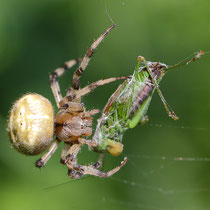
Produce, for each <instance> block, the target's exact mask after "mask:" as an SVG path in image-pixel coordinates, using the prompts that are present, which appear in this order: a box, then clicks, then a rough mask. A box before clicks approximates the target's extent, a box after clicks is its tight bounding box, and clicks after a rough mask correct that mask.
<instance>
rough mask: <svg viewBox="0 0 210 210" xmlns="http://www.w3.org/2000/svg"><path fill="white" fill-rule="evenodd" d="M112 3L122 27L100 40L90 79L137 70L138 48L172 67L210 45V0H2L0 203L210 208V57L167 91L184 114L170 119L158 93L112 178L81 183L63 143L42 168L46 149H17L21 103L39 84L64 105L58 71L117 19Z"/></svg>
mask: <svg viewBox="0 0 210 210" xmlns="http://www.w3.org/2000/svg"><path fill="white" fill-rule="evenodd" d="M105 5H106V6H105ZM106 8H107V9H108V12H109V14H110V16H111V17H112V19H113V20H114V22H115V23H116V25H117V27H116V28H115V29H114V30H113V31H112V32H111V33H110V34H109V35H108V36H107V37H106V39H105V40H104V42H103V43H102V44H101V45H100V46H99V47H98V49H97V51H96V53H95V55H94V57H93V59H92V60H91V62H90V64H89V66H88V68H87V71H85V73H84V74H83V77H82V79H81V85H82V86H85V85H86V84H88V83H90V82H93V81H95V80H98V79H101V78H108V77H113V76H121V75H129V74H132V72H133V70H134V68H135V65H136V58H137V56H138V55H143V56H145V57H146V59H147V60H151V61H161V62H164V63H166V64H169V65H170V64H175V63H177V62H179V61H181V60H182V59H184V58H186V57H187V56H189V55H192V54H193V53H194V52H197V51H199V50H200V49H203V50H205V51H210V41H209V40H210V13H209V11H210V2H209V1H206V0H177V1H168V0H159V1H156V0H149V1H147V0H132V1H129V0H115V1H111V0H105V1H103V0H88V1H82V0H77V1H76V0H74V1H73V0H69V1H66V0H51V1H50V0H36V1H24V0H20V1H16V0H9V1H8V0H0V90H1V91H0V100H1V103H0V125H1V126H0V139H1V146H0V209H2V210H4V209H6V210H16V209H17V210H19V209H21V210H28V209H30V210H33V209H50V210H55V209H62V210H65V209H91V210H94V209H110V210H111V209H122V210H124V209H146V210H147V209H148V210H156V209H157V210H162V209H163V210H172V209H173V210H174V209H176V210H188V209H189V210H195V209H196V210H198V209H199V210H206V209H209V208H210V199H209V198H210V139H209V134H210V131H209V126H210V87H209V85H210V79H209V77H210V68H209V66H210V56H209V55H206V56H204V57H202V59H201V60H199V61H198V62H195V63H193V64H190V65H188V66H184V67H182V68H179V69H176V70H173V71H171V72H170V73H168V74H167V75H166V76H165V78H164V79H163V81H162V82H161V89H162V91H163V93H164V95H165V97H166V99H167V101H168V103H169V104H170V105H171V107H172V108H173V109H174V110H175V111H176V113H177V115H178V116H180V120H179V121H176V122H174V121H173V120H172V119H169V117H168V116H167V114H166V112H165V110H164V107H163V105H162V103H161V101H160V98H159V97H158V95H157V93H155V94H154V97H153V100H152V103H151V106H150V109H149V113H148V115H149V117H150V122H149V123H148V124H147V125H145V126H142V127H140V126H137V127H136V128H134V129H132V130H129V131H128V132H127V133H126V135H125V136H124V140H123V141H124V142H123V143H124V145H125V147H124V148H125V150H124V154H123V155H122V156H121V157H119V158H113V157H109V156H108V155H107V156H106V159H105V162H104V170H108V169H111V168H113V167H115V166H116V165H118V164H119V162H120V160H121V159H122V158H123V156H128V158H129V161H128V163H127V165H126V166H125V167H124V168H122V169H121V170H120V171H119V172H118V173H117V174H115V175H114V176H113V177H111V178H109V179H106V180H104V179H100V178H97V177H87V178H85V179H82V180H79V181H74V182H71V180H70V178H69V177H68V176H67V170H66V167H65V166H63V165H61V164H59V160H60V151H61V146H60V148H59V150H58V151H57V152H56V154H55V155H54V156H53V157H52V159H51V160H50V161H49V162H48V163H47V165H46V167H45V168H43V169H41V170H39V169H37V168H35V167H34V162H35V160H37V159H38V158H39V157H40V156H38V157H27V156H24V155H21V154H19V153H18V152H16V151H15V150H14V149H12V148H11V146H10V142H9V139H8V136H7V132H6V123H7V116H8V112H9V109H10V107H11V105H12V103H13V101H15V100H16V99H17V98H19V97H20V96H21V95H22V94H24V93H27V92H36V93H39V94H42V95H44V96H45V97H47V98H49V99H50V100H51V101H52V103H53V105H54V106H55V102H54V99H53V96H52V93H51V90H50V87H49V81H48V77H49V72H52V71H53V70H54V69H55V68H57V67H59V66H60V65H62V64H63V62H64V61H67V60H69V59H72V58H77V57H81V56H83V55H84V54H85V51H86V50H87V48H88V47H89V46H90V44H91V43H92V41H93V40H94V39H95V38H97V36H99V35H100V34H101V33H102V32H104V30H105V29H106V28H107V27H108V26H110V25H111V21H110V19H109V17H108V16H107V14H106ZM73 70H74V69H73ZM73 70H70V71H69V72H68V73H66V74H65V75H64V76H63V77H62V78H61V79H60V80H59V81H60V84H61V87H62V91H65V89H66V88H67V87H68V86H69V85H70V84H71V79H72V72H73ZM118 84H119V82H118V83H115V84H110V85H107V86H104V87H100V88H98V89H97V90H96V91H94V92H93V93H91V94H89V95H88V96H87V97H84V103H85V104H86V106H87V109H92V108H100V109H102V108H103V106H104V105H105V103H106V101H107V100H108V98H109V96H110V95H111V93H112V92H113V91H114V90H115V89H116V87H117V86H118ZM55 110H56V111H57V109H55ZM99 116H100V115H98V116H97V117H99ZM180 157H181V158H180ZM96 158H97V154H95V153H94V152H89V151H88V150H87V148H84V149H83V150H82V152H81V153H80V156H79V159H80V162H81V163H88V162H91V161H94V160H96Z"/></svg>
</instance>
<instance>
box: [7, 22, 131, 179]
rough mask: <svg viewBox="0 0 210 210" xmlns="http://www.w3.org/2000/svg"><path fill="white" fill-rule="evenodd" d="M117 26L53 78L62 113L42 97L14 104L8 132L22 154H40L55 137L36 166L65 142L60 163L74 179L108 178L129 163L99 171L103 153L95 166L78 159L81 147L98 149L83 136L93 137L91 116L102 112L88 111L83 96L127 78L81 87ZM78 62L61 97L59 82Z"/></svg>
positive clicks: (115, 148) (114, 151) (117, 147)
mask: <svg viewBox="0 0 210 210" xmlns="http://www.w3.org/2000/svg"><path fill="white" fill-rule="evenodd" d="M114 27H115V25H112V26H110V27H109V28H108V29H107V30H106V31H105V32H104V33H103V34H102V35H101V36H99V37H98V39H97V40H96V41H94V42H93V43H92V45H91V46H90V48H89V49H88V50H87V52H86V54H85V56H84V58H83V59H82V60H80V59H78V60H70V61H68V62H66V63H65V64H64V66H63V67H61V68H58V69H56V70H55V71H54V72H53V73H52V74H51V75H50V85H51V89H52V92H53V95H54V98H55V100H56V104H57V106H58V108H59V112H58V113H57V115H56V116H55V117H54V113H53V107H52V105H51V103H50V102H49V101H48V99H46V98H44V97H43V96H41V95H38V94H34V93H31V94H26V95H24V96H22V97H21V98H20V99H19V100H17V101H16V102H15V103H14V105H13V107H12V109H11V112H10V117H9V120H8V129H7V130H8V133H9V136H10V140H11V142H12V145H13V146H14V147H15V148H16V149H17V150H18V151H19V152H21V153H24V154H27V155H37V154H40V153H42V152H43V151H45V150H46V149H47V148H48V146H49V145H50V144H51V143H52V140H53V139H54V137H55V138H56V139H55V141H54V142H53V143H52V144H51V146H50V148H49V150H48V152H47V153H45V154H44V155H43V156H42V157H41V158H40V159H39V160H38V161H37V162H36V164H35V165H36V166H37V167H39V168H41V167H43V166H44V165H45V164H46V163H47V161H48V160H49V159H50V158H51V156H52V155H53V153H54V152H55V151H56V149H57V148H58V145H59V143H60V142H61V141H64V147H63V149H62V152H61V162H62V163H63V164H66V165H67V167H68V174H69V176H70V177H72V178H80V177H82V176H83V175H86V174H89V175H94V176H99V177H104V178H105V177H109V176H111V175H113V174H114V173H116V172H117V171H118V170H119V169H120V168H121V167H122V166H124V165H125V163H126V162H127V158H125V159H124V160H123V161H122V162H121V164H120V165H119V166H117V167H116V168H114V169H112V170H110V171H108V172H104V171H100V170H99V168H100V167H101V165H102V161H103V155H104V154H100V156H99V160H98V161H97V162H96V163H94V164H90V165H87V166H85V165H79V164H78V163H77V156H78V153H79V151H80V149H81V147H82V145H84V144H86V145H88V146H90V147H92V148H97V144H98V143H97V142H96V141H92V140H87V139H86V138H84V136H86V137H88V136H91V134H92V127H91V126H92V116H93V115H95V114H97V113H99V110H98V109H93V110H90V111H86V110H85V106H84V105H83V104H82V102H81V97H82V96H85V95H86V94H88V93H89V92H91V91H92V90H94V89H95V88H96V87H98V86H102V85H105V84H107V83H110V82H114V81H116V80H123V79H126V78H127V77H113V78H109V79H104V80H98V81H96V82H93V83H91V84H90V85H87V86H86V87H84V88H82V89H80V86H79V79H80V77H81V75H82V73H83V72H84V70H85V69H86V67H87V65H88V63H89V61H90V59H91V57H92V55H93V52H94V50H95V49H96V47H97V46H98V45H99V44H100V43H101V42H102V41H103V39H104V38H105V36H106V35H107V34H108V33H109V32H110V31H111V30H112V29H113V28H114ZM78 62H80V65H79V67H78V68H77V69H76V71H75V72H74V75H73V82H72V87H69V88H68V90H67V93H66V96H65V97H62V94H61V91H60V87H59V84H58V81H57V79H58V77H60V76H61V75H63V73H64V72H65V71H66V70H67V69H70V68H71V67H73V66H74V65H75V64H77V63H78ZM109 148H110V149H109V153H110V154H111V155H113V156H117V155H119V154H120V153H121V151H122V149H123V146H122V144H120V143H117V142H116V143H115V142H111V141H110V145H109Z"/></svg>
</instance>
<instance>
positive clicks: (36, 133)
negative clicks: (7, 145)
mask: <svg viewBox="0 0 210 210" xmlns="http://www.w3.org/2000/svg"><path fill="white" fill-rule="evenodd" d="M7 131H8V134H9V137H10V140H11V143H12V145H13V147H14V148H15V149H16V150H17V151H19V152H21V153H24V154H26V155H37V154H40V153H42V152H43V151H44V150H46V148H47V147H48V146H49V145H50V144H51V142H52V140H53V133H54V113H53V107H52V105H51V103H50V102H49V101H48V99H46V98H44V97H43V96H41V95H38V94H34V93H32V94H26V95H24V96H22V97H21V98H20V99H19V100H17V101H16V102H15V103H14V105H13V106H12V109H11V111H10V116H9V120H8V128H7Z"/></svg>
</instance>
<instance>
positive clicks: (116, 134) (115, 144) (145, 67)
mask: <svg viewBox="0 0 210 210" xmlns="http://www.w3.org/2000/svg"><path fill="white" fill-rule="evenodd" d="M202 55H204V51H200V52H198V53H196V54H195V55H194V56H193V57H192V58H190V59H186V60H184V61H182V62H180V63H178V64H176V65H174V66H171V67H168V66H167V65H166V64H163V63H160V62H150V61H146V60H145V58H144V57H142V56H139V57H138V62H137V66H136V69H135V71H134V73H133V75H132V76H130V77H129V78H128V79H127V80H125V81H124V82H123V83H122V84H121V85H120V86H119V87H118V88H117V90H116V91H115V92H114V93H113V94H112V96H111V97H110V99H109V100H108V102H107V104H106V106H105V108H104V110H103V114H102V116H101V118H100V119H99V120H98V124H97V127H96V131H95V133H94V137H93V140H94V141H96V142H97V145H98V146H97V148H93V149H94V150H97V151H99V152H102V153H104V152H106V151H108V152H109V153H110V154H111V155H112V156H118V155H120V154H121V153H122V151H123V144H122V143H121V142H122V138H123V135H124V133H125V131H126V130H127V129H129V128H134V127H135V126H136V125H138V124H144V123H146V122H147V121H148V116H147V111H148V108H149V105H150V102H151V99H152V96H153V93H154V91H155V90H157V92H158V94H159V96H160V98H161V100H162V102H163V105H164V107H165V109H166V112H167V113H168V115H169V117H171V118H172V119H174V120H177V119H178V117H177V115H176V114H175V112H174V111H173V110H172V109H171V108H170V106H169V105H168V103H167V102H166V100H165V98H164V96H163V94H162V92H161V90H160V88H159V83H160V81H161V79H162V78H163V76H164V75H165V73H166V72H168V71H169V70H171V69H174V68H177V67H180V66H183V65H186V64H189V63H191V62H193V61H196V60H198V59H199V58H200V57H201V56H202Z"/></svg>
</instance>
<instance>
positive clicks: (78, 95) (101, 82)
mask: <svg viewBox="0 0 210 210" xmlns="http://www.w3.org/2000/svg"><path fill="white" fill-rule="evenodd" d="M127 78H128V77H126V76H122V77H112V78H108V79H102V80H98V81H96V82H93V83H91V84H90V85H87V86H86V87H84V88H82V89H80V90H78V91H76V92H75V99H78V98H81V97H82V96H84V95H86V94H88V93H90V92H91V91H93V90H94V89H95V88H97V87H99V86H102V85H106V84H108V83H111V82H114V81H117V80H123V79H127Z"/></svg>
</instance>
